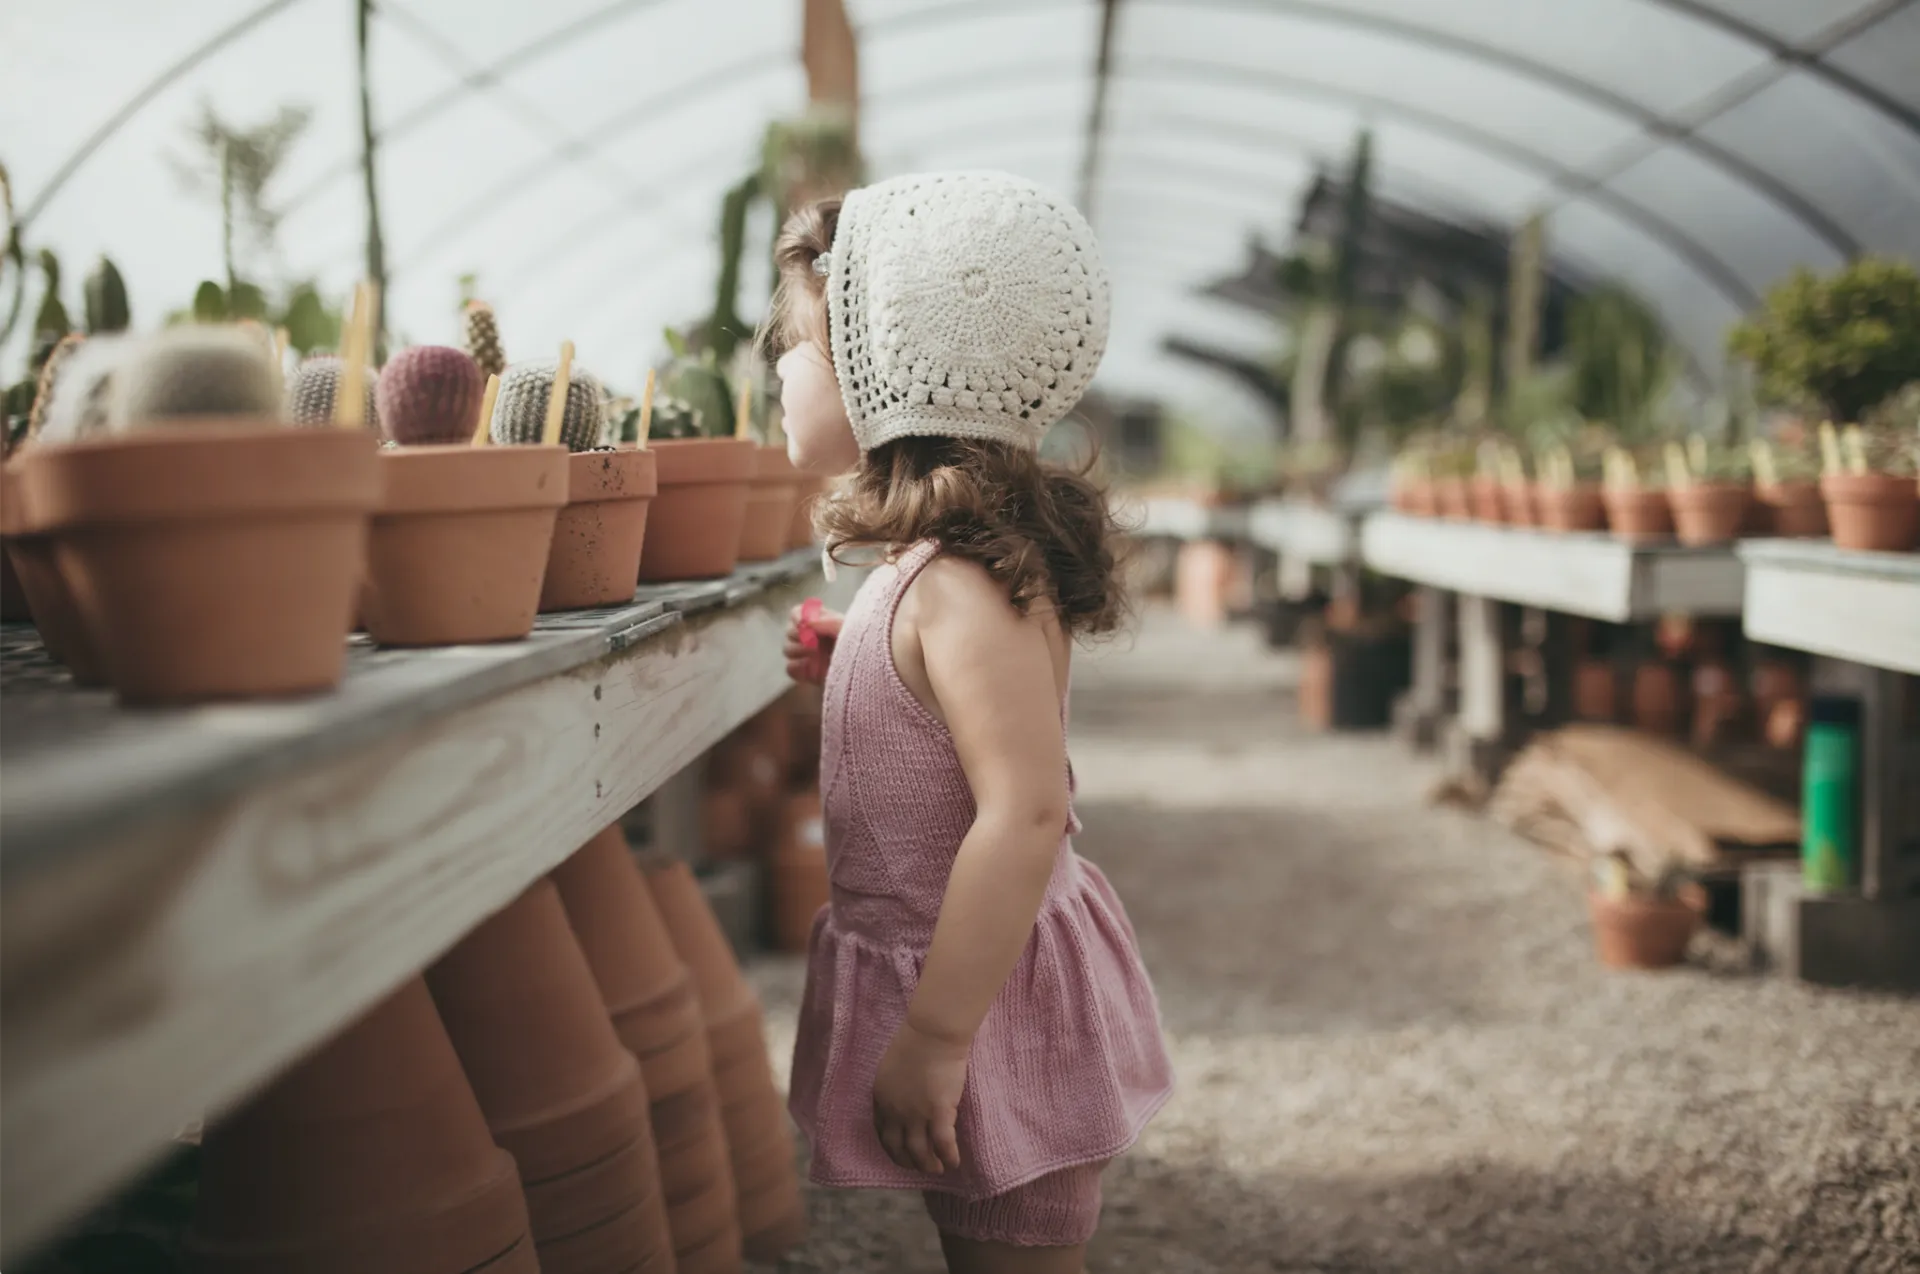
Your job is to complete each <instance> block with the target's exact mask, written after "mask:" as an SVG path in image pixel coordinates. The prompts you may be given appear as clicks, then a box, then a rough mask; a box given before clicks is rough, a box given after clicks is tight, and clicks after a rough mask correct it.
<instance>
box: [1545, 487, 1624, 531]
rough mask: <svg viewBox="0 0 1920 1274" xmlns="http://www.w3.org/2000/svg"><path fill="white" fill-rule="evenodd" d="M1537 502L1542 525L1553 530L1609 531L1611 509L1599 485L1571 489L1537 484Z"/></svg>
mask: <svg viewBox="0 0 1920 1274" xmlns="http://www.w3.org/2000/svg"><path fill="white" fill-rule="evenodd" d="M1533 500H1534V512H1535V514H1536V515H1537V518H1538V521H1539V523H1540V525H1541V526H1543V527H1546V528H1547V529H1548V530H1550V531H1603V530H1605V529H1606V526H1607V510H1606V505H1605V503H1604V502H1603V501H1602V500H1601V498H1600V485H1599V484H1598V483H1595V482H1581V483H1576V484H1575V485H1573V486H1571V487H1555V486H1546V485H1544V484H1541V483H1535V484H1534V488H1533Z"/></svg>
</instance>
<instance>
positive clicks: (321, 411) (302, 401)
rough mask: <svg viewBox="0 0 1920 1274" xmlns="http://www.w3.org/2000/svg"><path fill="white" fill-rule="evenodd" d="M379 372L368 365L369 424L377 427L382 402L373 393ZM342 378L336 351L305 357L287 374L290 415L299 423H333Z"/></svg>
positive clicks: (293, 420) (289, 416) (288, 409)
mask: <svg viewBox="0 0 1920 1274" xmlns="http://www.w3.org/2000/svg"><path fill="white" fill-rule="evenodd" d="M378 379H379V377H378V375H377V374H376V373H375V372H374V370H373V369H372V368H371V367H369V368H368V369H367V377H366V381H365V382H364V383H365V385H366V395H367V425H368V426H369V427H370V428H378V427H379V424H380V411H379V404H378V402H377V401H376V396H375V394H374V382H375V381H376V380H378ZM339 380H340V359H339V357H338V356H337V355H333V354H316V355H314V356H313V357H312V358H307V359H302V360H301V361H300V365H299V366H298V367H296V368H294V369H293V375H292V376H290V377H288V378H287V419H289V420H291V421H292V422H293V423H294V424H296V425H330V424H332V423H333V389H334V386H335V385H336V384H338V383H339Z"/></svg>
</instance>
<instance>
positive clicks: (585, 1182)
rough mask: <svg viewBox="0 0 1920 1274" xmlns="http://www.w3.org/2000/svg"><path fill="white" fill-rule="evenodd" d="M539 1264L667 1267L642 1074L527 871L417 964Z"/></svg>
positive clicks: (563, 924) (668, 1247)
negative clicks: (513, 1174)
mask: <svg viewBox="0 0 1920 1274" xmlns="http://www.w3.org/2000/svg"><path fill="white" fill-rule="evenodd" d="M427 982H428V985H429V986H431V987H432V989H433V996H434V1001H435V1003H436V1004H438V1006H439V1008H440V1014H441V1017H442V1018H443V1020H444V1021H445V1022H446V1026H447V1033H448V1034H449V1036H451V1038H452V1040H453V1044H454V1047H455V1049H456V1050H458V1052H459V1055H460V1060H461V1064H462V1065H463V1066H464V1067H465V1069H466V1073H467V1076H468V1078H469V1079H470V1080H471V1081H472V1084H473V1088H474V1092H475V1094H476V1095H477V1096H478V1097H479V1100H480V1108H481V1109H482V1110H483V1111H484V1112H485V1114H486V1118H487V1126H488V1127H489V1128H490V1129H491V1131H492V1133H493V1138H494V1140H495V1141H496V1142H498V1143H499V1144H500V1145H501V1146H502V1147H504V1148H505V1149H506V1150H508V1151H510V1152H511V1153H512V1155H513V1158H514V1161H515V1162H516V1163H517V1164H518V1166H519V1172H520V1179H521V1182H522V1184H523V1185H524V1187H525V1190H526V1200H527V1211H528V1214H529V1216H530V1218H531V1231H532V1236H533V1240H534V1243H535V1246H536V1247H537V1249H538V1251H539V1258H540V1268H541V1269H542V1270H543V1271H544V1274H632V1272H635V1271H643V1270H645V1271H669V1270H672V1269H673V1241H672V1236H671V1233H670V1231H669V1228H668V1221H667V1200H666V1197H665V1194H664V1192H663V1189H662V1178H661V1174H660V1164H659V1160H658V1157H657V1151H656V1149H655V1142H654V1136H653V1128H652V1121H651V1118H650V1108H649V1102H648V1094H647V1089H646V1085H645V1083H644V1082H643V1080H642V1078H641V1071H640V1066H639V1063H638V1062H637V1061H636V1060H635V1058H634V1056H633V1054H632V1053H631V1052H629V1051H628V1050H627V1049H626V1048H625V1047H624V1046H623V1045H622V1044H621V1041H620V1038H619V1036H618V1035H617V1034H616V1033H615V1030H614V1027H613V1024H612V1023H611V1022H610V1021H609V1020H608V1016H607V1011H606V1006H605V1004H604V1002H603V1001H602V998H601V995H600V990H599V986H598V984H597V983H596V981H595V978H594V974H593V972H592V970H591V968H590V967H589V965H588V962H587V957H586V956H585V955H584V954H583V953H582V951H581V948H580V944H579V942H578V941H577V940H576V939H575V937H574V932H573V929H572V928H571V927H570V926H569V924H568V918H567V912H566V910H565V908H564V907H563V905H562V904H561V901H560V893H559V891H558V890H557V889H556V888H555V887H554V885H553V884H552V883H551V882H549V881H541V882H539V883H538V884H536V885H534V886H533V887H532V888H531V889H529V890H528V891H527V892H526V893H524V894H522V895H521V896H520V897H519V898H518V899H516V900H515V901H514V902H512V903H511V904H509V905H508V906H507V907H506V909H505V910H503V911H501V912H500V913H499V914H497V915H495V916H494V917H493V918H491V919H489V920H487V921H486V922H485V923H483V924H481V925H480V927H479V928H477V929H475V930H474V931H473V932H472V933H471V934H469V935H468V936H467V937H466V939H464V940H463V941H462V942H461V943H460V945H458V946H457V947H455V948H454V949H453V950H452V951H451V952H449V953H448V954H447V955H446V956H445V957H443V958H442V959H441V960H440V962H439V963H438V964H436V965H434V966H433V968H432V969H430V970H428V973H427Z"/></svg>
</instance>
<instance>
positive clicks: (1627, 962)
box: [1587, 887, 1705, 969]
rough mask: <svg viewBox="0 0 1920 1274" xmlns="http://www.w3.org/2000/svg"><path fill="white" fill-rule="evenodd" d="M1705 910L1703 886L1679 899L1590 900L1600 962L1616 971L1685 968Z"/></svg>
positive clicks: (1601, 897)
mask: <svg viewBox="0 0 1920 1274" xmlns="http://www.w3.org/2000/svg"><path fill="white" fill-rule="evenodd" d="M1704 910H1705V898H1704V897H1703V896H1702V895H1701V893H1700V891H1699V890H1698V888H1697V887H1692V888H1689V889H1688V890H1684V891H1682V893H1681V894H1680V896H1679V897H1676V898H1655V897H1649V896H1646V895H1641V894H1630V895H1628V896H1627V897H1625V898H1609V897H1607V896H1606V895H1604V894H1601V893H1597V892H1595V893H1589V894H1588V895H1587V912H1588V914H1589V916H1590V917H1591V918H1592V920H1593V940H1594V946H1595V947H1596V949H1597V950H1598V951H1599V954H1600V963H1602V964H1604V965H1606V966H1607V967H1608V968H1610V969H1667V968H1671V967H1673V966H1674V965H1676V964H1679V963H1680V961H1681V960H1682V959H1684V958H1685V957H1686V954H1687V943H1688V942H1689V941H1691V940H1692V938H1693V934H1694V931H1695V930H1696V929H1698V928H1699V927H1700V919H1701V916H1702V914H1703V912H1704Z"/></svg>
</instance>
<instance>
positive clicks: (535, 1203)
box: [526, 1130, 673, 1249]
mask: <svg viewBox="0 0 1920 1274" xmlns="http://www.w3.org/2000/svg"><path fill="white" fill-rule="evenodd" d="M526 1192H527V1215H528V1217H529V1218H530V1220H531V1230H532V1233H533V1237H534V1238H535V1239H536V1240H538V1241H539V1242H541V1243H545V1242H547V1241H548V1240H550V1239H560V1238H565V1237H566V1236H567V1235H569V1234H578V1233H579V1232H580V1231H582V1230H587V1229H591V1228H593V1227H594V1226H596V1225H600V1224H601V1223H603V1222H606V1221H611V1220H613V1219H614V1218H615V1217H618V1216H623V1215H625V1214H626V1213H629V1212H635V1211H637V1212H638V1214H639V1215H638V1216H636V1217H634V1218H633V1219H634V1220H635V1221H637V1222H645V1223H646V1224H647V1226H648V1230H649V1235H650V1239H649V1241H650V1242H651V1243H652V1245H653V1246H654V1247H655V1248H656V1249H665V1248H670V1247H671V1246H672V1243H673V1236H672V1232H671V1231H670V1230H669V1229H668V1228H667V1204H666V1199H665V1198H664V1197H663V1196H662V1195H661V1193H660V1163H659V1160H658V1159H657V1158H656V1154H655V1150H654V1144H653V1134H652V1131H651V1130H649V1131H648V1133H647V1135H646V1136H644V1137H637V1138H635V1139H634V1140H633V1141H631V1142H629V1143H627V1145H626V1146H624V1147H622V1148H621V1149H619V1150H616V1151H614V1152H613V1153H612V1154H610V1155H608V1156H607V1157H606V1158H604V1159H601V1160H598V1161H597V1162H595V1163H591V1164H588V1165H587V1166H586V1167H584V1168H580V1169H578V1170H576V1171H574V1172H570V1173H567V1174H566V1175H564V1176H559V1177H551V1178H549V1179H547V1180H545V1181H542V1182H539V1183H538V1184H534V1185H529V1186H527V1187H526Z"/></svg>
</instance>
